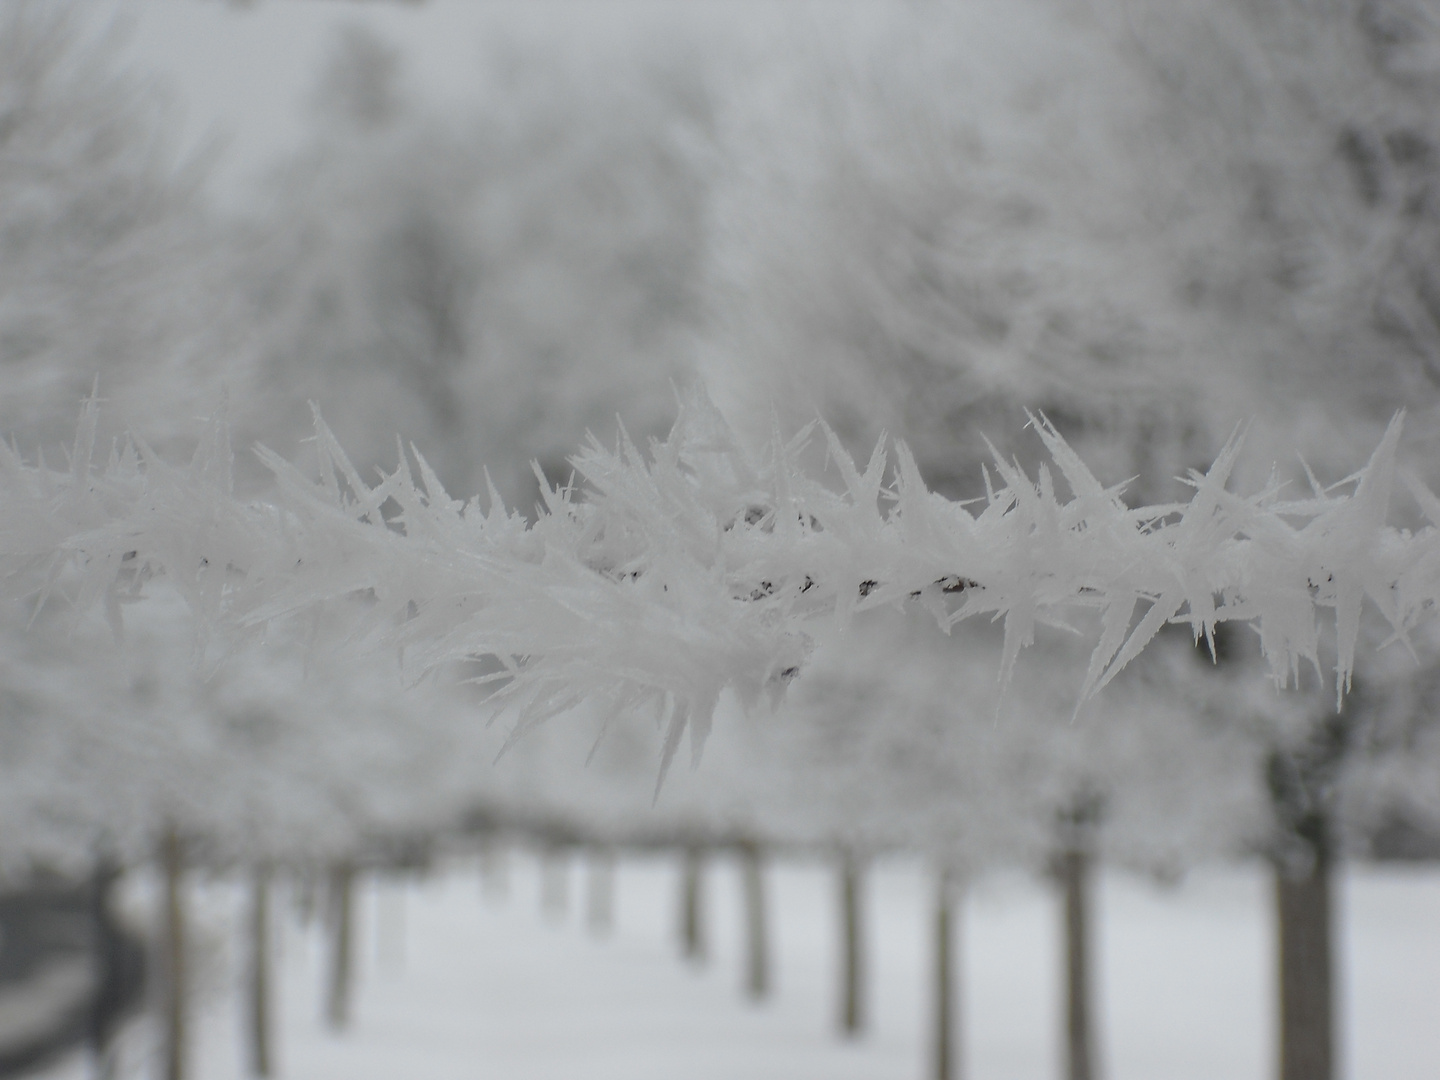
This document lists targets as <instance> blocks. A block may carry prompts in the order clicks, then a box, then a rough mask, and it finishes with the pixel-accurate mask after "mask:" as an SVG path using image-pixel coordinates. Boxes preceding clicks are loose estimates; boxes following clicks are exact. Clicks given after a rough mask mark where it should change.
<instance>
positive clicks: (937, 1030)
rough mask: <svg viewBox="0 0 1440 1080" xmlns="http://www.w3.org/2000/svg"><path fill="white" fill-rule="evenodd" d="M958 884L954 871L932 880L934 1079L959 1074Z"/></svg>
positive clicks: (954, 1079)
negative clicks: (956, 966) (933, 881)
mask: <svg viewBox="0 0 1440 1080" xmlns="http://www.w3.org/2000/svg"><path fill="white" fill-rule="evenodd" d="M957 892H958V886H957V882H956V880H955V876H954V874H953V873H952V872H951V871H949V870H941V871H940V873H939V874H938V875H937V877H936V882H935V971H934V975H935V1015H934V1024H935V1027H934V1043H933V1047H934V1049H933V1054H934V1056H933V1059H932V1064H933V1066H934V1068H933V1069H932V1070H931V1074H930V1075H931V1076H932V1077H933V1078H934V1080H958V1078H959V1076H960V1075H961V1072H962V1070H961V1067H960V1040H959V1030H960V1028H959V1002H960V995H959V986H958V984H957V982H956V978H955V963H956V958H957V957H956V953H957V951H958V942H957V940H956V939H957V938H958V937H959V932H960V925H959V912H958V911H957V909H956V898H957Z"/></svg>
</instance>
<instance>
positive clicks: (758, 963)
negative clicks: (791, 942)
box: [739, 840, 770, 1001]
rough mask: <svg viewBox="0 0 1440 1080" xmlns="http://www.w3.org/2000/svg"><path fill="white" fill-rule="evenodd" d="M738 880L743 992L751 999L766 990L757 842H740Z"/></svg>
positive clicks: (761, 877) (764, 929)
mask: <svg viewBox="0 0 1440 1080" xmlns="http://www.w3.org/2000/svg"><path fill="white" fill-rule="evenodd" d="M739 850H740V881H741V888H742V889H743V890H744V899H745V994H746V996H748V997H750V998H751V999H753V1000H755V1001H759V1000H760V999H762V998H764V997H766V996H767V995H768V994H769V993H770V942H769V931H768V928H767V926H766V919H765V866H764V863H763V862H762V861H761V857H760V845H759V844H757V843H755V842H754V841H753V840H746V841H744V842H742V843H741V844H740V847H739Z"/></svg>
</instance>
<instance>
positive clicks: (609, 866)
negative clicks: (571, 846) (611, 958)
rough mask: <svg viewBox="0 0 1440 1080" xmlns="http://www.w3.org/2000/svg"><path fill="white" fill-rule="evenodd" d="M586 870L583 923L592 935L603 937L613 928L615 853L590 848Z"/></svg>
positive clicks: (603, 849) (605, 849) (598, 848)
mask: <svg viewBox="0 0 1440 1080" xmlns="http://www.w3.org/2000/svg"><path fill="white" fill-rule="evenodd" d="M588 869H589V875H588V878H587V882H586V889H585V922H586V923H587V925H588V926H589V927H590V932H591V933H592V934H595V935H596V936H597V937H603V936H605V935H606V934H608V933H610V931H611V930H612V929H613V928H614V926H615V853H614V852H613V851H611V850H610V849H609V848H605V847H595V848H591V849H590V858H589V860H588Z"/></svg>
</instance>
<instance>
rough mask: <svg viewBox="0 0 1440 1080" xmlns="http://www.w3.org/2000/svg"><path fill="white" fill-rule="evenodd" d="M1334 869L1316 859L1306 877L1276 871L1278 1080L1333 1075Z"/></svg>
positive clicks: (1322, 1079)
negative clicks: (1332, 955) (1332, 957)
mask: <svg viewBox="0 0 1440 1080" xmlns="http://www.w3.org/2000/svg"><path fill="white" fill-rule="evenodd" d="M1330 869H1331V868H1330V863H1329V860H1328V859H1325V858H1318V859H1316V860H1315V861H1314V863H1313V864H1312V865H1311V867H1310V868H1309V872H1308V873H1306V874H1305V875H1304V876H1292V875H1287V874H1286V873H1285V871H1284V869H1283V868H1281V867H1279V866H1277V867H1276V872H1275V900H1276V916H1277V926H1278V931H1279V933H1278V935H1277V936H1278V938H1279V946H1280V955H1279V962H1280V1080H1331V1078H1332V1077H1333V1076H1334V1075H1335V1060H1334V1059H1335V1034H1334V1032H1335V1017H1334V980H1333V974H1334V973H1333V969H1332V966H1331V941H1332V937H1331V933H1332V916H1333V911H1332V896H1331V872H1330Z"/></svg>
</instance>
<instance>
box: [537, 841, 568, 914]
mask: <svg viewBox="0 0 1440 1080" xmlns="http://www.w3.org/2000/svg"><path fill="white" fill-rule="evenodd" d="M569 906H570V862H569V860H568V859H567V858H566V857H565V849H564V848H562V847H550V848H547V849H546V851H545V853H544V855H542V856H541V858H540V909H541V910H542V911H543V912H544V913H545V917H546V918H548V919H550V920H552V921H553V922H560V921H562V920H563V919H564V918H565V911H566V909H567V908H569Z"/></svg>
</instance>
